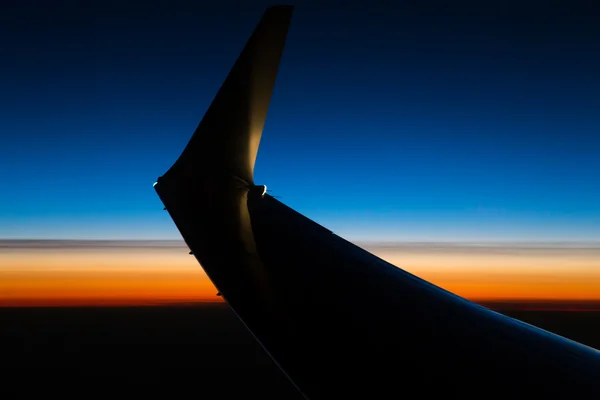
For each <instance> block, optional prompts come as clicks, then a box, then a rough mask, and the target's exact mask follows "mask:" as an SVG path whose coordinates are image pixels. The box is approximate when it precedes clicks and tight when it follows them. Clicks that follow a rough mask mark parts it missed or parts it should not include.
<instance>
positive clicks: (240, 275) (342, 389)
mask: <svg viewBox="0 0 600 400" xmlns="http://www.w3.org/2000/svg"><path fill="white" fill-rule="evenodd" d="M291 15H292V7H290V6H276V7H272V8H269V9H268V10H267V11H266V12H265V14H264V16H263V17H262V19H261V21H260V22H259V24H258V26H257V27H256V29H255V31H254V33H253V34H252V36H251V37H250V39H249V41H248V43H247V44H246V47H245V48H244V50H243V51H242V53H241V55H240V56H239V58H238V60H237V61H236V63H235V65H234V66H233V68H232V70H231V72H230V74H229V75H228V77H227V79H226V80H225V82H224V83H223V85H222V87H221V88H220V90H219V92H218V93H217V95H216V97H215V98H214V101H213V103H212V104H211V105H210V107H209V109H208V111H207V112H206V114H205V115H204V118H203V119H202V121H201V122H200V124H199V125H198V128H197V129H196V131H195V133H194V135H193V136H192V138H191V140H190V141H189V144H188V145H187V147H186V148H185V150H184V151H183V153H182V155H181V156H180V158H179V159H178V160H177V161H176V162H175V163H174V164H173V166H172V167H171V168H170V169H169V170H168V171H167V172H166V173H165V174H164V175H163V176H161V177H160V178H159V179H158V180H157V182H156V183H155V190H156V192H157V193H158V195H159V196H160V198H161V200H162V201H163V203H164V205H165V207H166V210H167V211H168V212H169V214H170V216H171V218H172V219H173V221H174V222H175V224H176V226H177V228H178V229H179V231H180V233H181V235H182V236H183V238H184V240H185V241H186V243H187V245H188V246H189V248H190V249H191V252H192V253H193V255H194V256H195V257H196V259H197V260H198V262H199V263H200V264H201V266H202V267H203V268H204V270H205V271H206V273H207V275H208V276H209V278H210V279H211V281H212V282H213V283H214V285H215V286H216V288H217V290H218V291H219V293H220V294H221V295H222V296H223V298H224V299H225V301H226V302H227V303H228V304H229V305H230V306H231V308H232V309H233V310H234V311H235V313H236V314H237V315H238V317H239V318H240V320H241V321H242V322H243V323H244V324H245V325H246V327H247V328H248V329H249V330H250V332H252V334H253V335H254V336H255V337H256V339H257V340H258V341H259V342H260V343H261V345H262V346H263V347H264V348H265V349H266V351H267V352H268V353H269V354H270V355H271V357H272V358H273V359H274V360H275V362H276V363H277V364H278V365H279V366H280V368H282V370H283V371H284V372H285V373H286V374H287V375H288V377H289V378H290V379H291V381H292V382H293V383H294V384H295V385H296V387H297V388H298V389H299V390H300V391H301V393H302V394H303V395H304V396H306V397H307V398H310V399H317V398H346V397H347V396H361V397H363V398H364V397H366V396H368V397H369V398H371V397H375V396H378V397H385V398H389V397H400V396H408V397H424V396H426V395H429V394H438V393H442V394H445V395H460V396H462V397H468V398H473V397H477V398H479V397H488V396H490V395H497V396H505V398H506V396H510V397H511V398H513V397H516V396H527V395H529V396H535V397H536V398H538V397H552V398H557V397H559V398H566V397H572V396H574V395H577V396H578V397H580V398H584V397H583V396H585V398H600V379H598V378H599V377H600V352H598V351H596V350H594V349H592V348H589V347H586V346H584V345H581V344H579V343H576V342H573V341H571V340H568V339H565V338H563V337H560V336H558V335H555V334H552V333H549V332H546V331H544V330H541V329H538V328H536V327H533V326H531V325H528V324H525V323H522V322H519V321H517V320H514V319H512V318H509V317H506V316H503V315H501V314H498V313H495V312H493V311H491V310H488V309H486V308H484V307H481V306H479V305H476V304H474V303H472V302H470V301H467V300H465V299H463V298H461V297H459V296H456V295H454V294H452V293H449V292H448V291H446V290H443V289H441V288H439V287H437V286H435V285H432V284H430V283H428V282H426V281H424V280H422V279H420V278H418V277H416V276H414V275H411V274H410V273H408V272H406V271H403V270H402V269H400V268H397V267H396V266H394V265H391V264H389V263H387V262H385V261H383V260H382V259H380V258H378V257H376V256H374V255H373V254H370V253H368V252H367V251H365V250H363V249H361V248H359V247H357V246H355V245H354V244H352V243H350V242H348V241H346V240H344V239H343V238H341V237H339V236H337V235H335V234H334V233H332V232H331V231H330V230H328V229H327V228H324V227H323V226H320V225H319V224H317V223H315V222H313V221H311V220H310V219H308V218H307V217H305V216H303V215H301V214H299V213H298V212H296V211H294V210H293V209H291V208H289V207H287V206H286V205H284V204H283V203H281V202H280V201H278V200H276V199H275V198H273V197H272V196H269V195H268V194H265V193H264V188H263V187H259V186H256V185H255V183H254V180H253V167H254V161H255V158H256V152H257V149H258V144H259V142H260V137H261V133H262V128H263V126H264V123H265V118H266V115H267V109H268V106H269V101H270V97H271V92H272V90H273V87H274V84H275V77H276V75H277V69H278V65H279V59H280V57H281V55H282V51H283V47H284V43H285V38H286V35H287V30H288V26H289V24H290V20H291ZM413 393H415V394H413Z"/></svg>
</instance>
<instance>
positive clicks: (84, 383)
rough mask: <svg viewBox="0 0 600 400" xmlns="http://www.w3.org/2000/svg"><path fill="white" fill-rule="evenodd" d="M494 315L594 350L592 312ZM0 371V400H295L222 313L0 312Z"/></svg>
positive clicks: (595, 318) (598, 319) (598, 339)
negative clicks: (54, 399) (154, 398)
mask: <svg viewBox="0 0 600 400" xmlns="http://www.w3.org/2000/svg"><path fill="white" fill-rule="evenodd" d="M503 312H504V313H506V314H507V315H510V316H512V317H516V318H519V319H521V320H523V321H525V322H528V323H531V324H533V325H537V326H539V327H541V328H544V329H547V330H550V331H553V332H556V333H559V334H561V335H563V336H566V337H568V338H570V339H574V340H577V341H579V342H581V343H584V344H587V345H589V346H592V347H595V348H600V312H592V311H587V312H572V311H571V312H565V311H520V310H505V311H503ZM315 362H318V360H315ZM0 368H1V369H0V374H1V375H0V398H20V397H24V396H25V395H28V394H42V395H44V396H45V397H48V396H50V395H58V396H59V397H58V398H60V397H62V396H64V395H75V396H77V397H82V398H86V397H89V395H99V394H100V395H109V396H111V397H121V396H123V395H134V396H136V398H138V397H146V396H148V395H155V394H159V395H162V397H164V396H167V397H168V398H183V397H185V398H219V399H224V398H258V399H265V398H276V399H283V398H285V399H300V398H301V397H300V395H298V394H297V392H296V391H295V389H294V387H293V386H292V384H291V383H289V381H288V380H287V378H286V377H285V375H284V374H283V373H282V372H280V371H279V369H278V368H277V367H276V365H275V364H274V363H273V362H272V361H271V360H270V358H269V357H268V355H267V354H266V353H265V352H264V351H263V350H262V348H261V347H260V346H259V345H258V344H257V343H256V342H255V341H254V338H253V337H252V336H251V335H250V333H248V332H247V331H246V328H245V327H244V326H243V325H242V324H241V322H239V321H238V320H237V318H236V317H235V315H234V314H233V312H232V311H231V310H229V309H228V308H227V306H225V305H224V304H216V305H215V304H213V305H195V306H164V307H114V308H92V307H85V308H84V307H82V308H0ZM332 373H334V372H332ZM6 394H9V396H6V397H5V396H4V395H6Z"/></svg>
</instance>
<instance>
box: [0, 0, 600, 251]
mask: <svg viewBox="0 0 600 400" xmlns="http://www.w3.org/2000/svg"><path fill="white" fill-rule="evenodd" d="M79 3H80V2H65V1H58V2H33V3H30V2H20V1H19V2H17V1H15V2H13V5H12V6H11V5H8V7H6V6H5V7H4V11H3V13H2V16H1V17H0V18H1V21H0V34H1V35H2V37H3V38H5V39H4V40H3V41H2V42H1V43H0V46H1V48H0V51H1V54H2V55H1V57H2V60H3V62H2V63H1V64H0V70H1V74H0V85H1V87H2V96H0V102H1V103H0V135H1V142H0V143H1V145H0V181H1V182H2V186H3V188H4V189H3V195H2V196H0V221H2V223H1V224H0V237H3V238H69V239H73V238H74V239H85V238H106V239H115V238H133V239H140V238H165V239H177V238H179V234H178V232H177V231H176V229H175V227H174V225H173V223H172V222H171V220H170V219H169V218H168V216H167V215H166V213H162V212H160V210H161V209H162V205H161V203H160V201H159V199H158V197H157V196H156V194H155V193H154V191H153V190H152V183H153V182H154V180H155V179H156V178H157V177H158V176H159V175H161V174H162V173H164V172H165V171H166V170H167V168H168V167H169V166H170V165H171V163H172V162H173V161H174V160H175V159H176V158H177V156H178V155H179V153H180V151H181V150H182V149H183V147H184V146H185V144H186V143H187V141H188V140H189V138H190V136H191V134H192V132H193V130H194V129H195V127H196V125H197V123H198V121H199V120H200V118H201V117H202V115H203V114H204V111H205V110H206V108H207V106H208V105H209V103H210V101H211V100H212V98H213V96H214V94H215V93H216V91H217V90H218V88H219V86H220V84H221V82H222V81H223V79H224V78H225V76H226V74H227V72H228V70H229V68H230V67H231V65H232V64H233V62H234V60H235V59H236V57H237V55H238V54H239V52H240V50H241V48H242V47H243V45H244V43H245V41H246V40H247V38H248V36H249V34H250V32H251V31H252V29H253V28H254V26H255V24H256V23H257V21H258V19H259V18H260V16H261V14H262V12H263V10H264V6H265V4H261V3H260V2H252V4H251V5H250V4H246V2H239V3H232V2H223V3H222V4H220V5H214V6H211V7H210V8H203V7H201V6H199V5H193V6H192V5H190V4H194V3H192V2H143V3H142V2H140V3H136V2H127V4H122V3H121V2H114V4H113V5H112V6H111V5H110V4H111V2H102V3H97V4H99V5H97V6H95V7H94V6H92V5H90V4H94V3H93V2H92V3H88V2H81V5H78V4H79ZM167 4H168V5H167ZM344 4H345V5H344V6H343V7H342V6H340V5H333V3H327V2H325V3H323V2H320V1H319V2H306V3H303V2H299V3H298V5H297V7H296V11H295V14H294V17H293V21H292V25H291V29H290V32H289V37H288V41H287V45H286V49H285V53H284V57H283V61H282V64H281V68H280V74H279V77H278V80H277V84H276V88H275V92H274V94H273V99H272V103H271V108H270V110H269V118H268V120H267V124H266V127H265V131H264V135H263V138H262V142H261V148H260V150H259V155H258V161H257V165H256V181H257V183H264V184H267V186H268V188H269V189H270V190H272V193H273V194H274V195H278V196H281V198H282V200H283V201H284V202H285V203H287V204H288V205H290V206H292V207H294V208H296V209H297V210H299V211H300V212H302V213H304V214H305V215H307V216H309V217H311V218H313V219H315V220H316V221H317V222H320V223H322V224H325V225H327V226H328V227H330V228H332V229H333V230H334V231H336V232H337V233H339V234H341V235H343V236H345V237H347V238H349V239H356V240H379V239H381V240H395V239H403V240H488V239H489V240H576V241H577V240H600V157H599V156H598V155H599V154H600V135H599V134H598V132H600V114H599V113H598V110H599V109H600V74H599V73H598V71H600V25H598V24H597V21H598V18H597V17H598V15H596V14H594V13H593V12H591V10H583V9H576V8H574V6H570V7H571V8H566V9H558V8H555V9H547V8H537V7H535V8H530V9H528V8H525V7H524V6H523V5H521V4H520V3H514V5H515V6H510V4H511V3H510V2H502V4H503V5H502V6H500V5H496V6H495V8H494V7H491V6H489V5H476V3H474V4H472V5H471V6H470V8H468V7H466V6H465V7H458V6H452V7H451V6H443V5H440V4H435V5H436V7H430V6H431V4H427V5H426V4H423V5H422V6H418V5H406V6H403V7H400V6H397V5H396V6H391V5H390V4H391V3H390V4H387V5H383V3H382V5H377V2H368V3H363V4H362V5H361V4H360V3H356V4H354V3H353V5H349V4H346V3H344ZM504 4H506V5H504ZM516 5H518V7H517V6H516ZM544 7H547V6H546V5H544ZM574 14H576V15H574Z"/></svg>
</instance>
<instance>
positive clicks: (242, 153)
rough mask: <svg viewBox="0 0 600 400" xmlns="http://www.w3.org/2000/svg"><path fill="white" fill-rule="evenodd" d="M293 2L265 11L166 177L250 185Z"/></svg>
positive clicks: (252, 180)
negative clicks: (220, 178)
mask: <svg viewBox="0 0 600 400" xmlns="http://www.w3.org/2000/svg"><path fill="white" fill-rule="evenodd" d="M292 10H293V7H292V6H274V7H270V8H269V9H267V10H266V11H265V13H264V15H263V17H262V19H261V20H260V22H259V24H258V25H257V27H256V28H255V30H254V32H253V34H252V36H251V37H250V39H249V40H248V42H247V43H246V46H245V47H244V49H243V50H242V53H241V54H240V56H239V57H238V59H237V61H236V62H235V64H234V66H233V68H232V69H231V71H230V72H229V75H228V76H227V78H226V79H225V82H224V83H223V85H222V86H221V88H220V89H219V92H218V93H217V95H216V96H215V98H214V99H213V101H212V103H211V105H210V107H209V109H208V111H207V112H206V114H205V115H204V118H202V120H201V121H200V124H199V125H198V127H197V128H196V131H195V132H194V135H193V136H192V138H191V139H190V141H189V143H188V144H187V146H186V148H185V149H184V151H183V153H182V154H181V156H180V157H179V159H178V160H177V161H176V162H175V164H173V166H172V167H171V169H170V170H169V171H167V173H166V174H165V176H166V175H172V174H174V175H179V174H183V175H184V176H187V177H188V178H195V179H199V178H200V179H202V178H203V177H207V176H208V175H210V176H211V177H214V176H215V175H216V176H228V177H231V176H233V177H237V178H239V179H242V180H243V181H245V182H246V183H247V184H249V185H253V184H254V162H255V160H256V154H257V152H258V146H259V143H260V138H261V135H262V131H263V127H264V125H265V119H266V117H267V110H268V108H269V102H270V100H271V93H272V91H273V87H274V86H275V78H276V76H277V70H278V68H279V60H280V58H281V55H282V53H283V47H284V44H285V39H286V36H287V31H288V27H289V24H290V21H291V16H292Z"/></svg>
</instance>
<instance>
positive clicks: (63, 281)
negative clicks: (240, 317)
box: [0, 241, 600, 306]
mask: <svg viewBox="0 0 600 400" xmlns="http://www.w3.org/2000/svg"><path fill="white" fill-rule="evenodd" d="M9 242H10V241H6V242H5V245H4V247H2V248H1V249H0V306H69V305H156V304H173V303H190V302H193V303H196V302H221V301H223V300H222V299H221V297H218V296H217V295H216V293H217V290H216V289H215V287H214V286H213V285H212V283H211V282H210V280H209V279H208V277H207V276H206V274H205V273H204V271H203V270H202V268H201V267H200V265H199V264H198V263H197V261H196V259H195V258H194V257H192V256H190V255H188V249H187V248H186V247H185V246H184V245H183V244H182V243H179V242H176V243H175V244H173V243H170V244H169V245H164V244H162V243H160V242H159V243H158V244H156V243H146V242H139V243H137V242H122V243H118V244H117V245H115V244H114V243H113V244H109V245H104V244H102V243H101V242H97V243H96V244H95V245H94V246H90V245H83V246H82V245H80V244H77V242H72V241H65V242H64V243H63V244H61V245H59V246H56V247H48V246H39V245H35V246H16V247H12V248H11V247H10V246H8V245H6V243H9ZM42 243H43V241H42ZM73 243H75V244H77V245H74V244H73ZM98 243H100V244H98ZM36 246H37V247H36ZM364 247H365V248H366V249H367V250H370V251H372V252H373V253H374V254H376V255H377V256H379V257H381V258H383V259H385V260H386V261H389V262H391V263H393V264H394V265H397V266H398V267H401V268H403V269H405V270H407V271H408V272H411V273H413V274H415V275H417V276H419V277H421V278H423V279H426V280H428V281H430V282H432V283H434V284H436V285H438V286H441V287H443V288H444V289H447V290H449V291H451V292H454V293H456V294H458V295H460V296H463V297H466V298H468V299H470V300H474V301H490V300H491V301H514V300H531V301H534V300H535V301H557V300H560V301H571V300H573V301H575V300H586V301H590V300H600V249H597V248H558V249H557V248H521V247H515V246H501V247H477V246H471V245H467V246H464V245H461V246H456V245H442V246H439V245H434V244H426V245H419V246H417V245H411V244H393V245H390V246H381V245H368V244H366V245H364ZM357 296H360V293H357Z"/></svg>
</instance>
